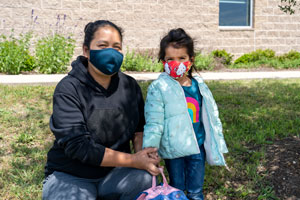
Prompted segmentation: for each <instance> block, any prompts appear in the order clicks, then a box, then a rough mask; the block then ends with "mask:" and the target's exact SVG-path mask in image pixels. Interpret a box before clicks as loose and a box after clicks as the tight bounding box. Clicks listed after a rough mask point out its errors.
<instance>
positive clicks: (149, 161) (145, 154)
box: [132, 147, 160, 176]
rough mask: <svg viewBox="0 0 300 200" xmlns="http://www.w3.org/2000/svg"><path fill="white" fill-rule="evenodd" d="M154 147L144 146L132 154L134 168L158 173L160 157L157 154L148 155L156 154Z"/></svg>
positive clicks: (153, 173) (154, 173)
mask: <svg viewBox="0 0 300 200" xmlns="http://www.w3.org/2000/svg"><path fill="white" fill-rule="evenodd" d="M156 154H157V149H156V148H152V147H149V148H145V149H143V150H141V151H139V152H137V153H135V154H133V155H132V156H133V160H134V161H133V162H134V163H133V165H134V167H135V168H138V169H144V170H147V171H148V172H149V173H150V174H152V175H154V176H156V175H158V174H159V173H160V171H159V169H158V167H157V166H158V164H159V162H160V158H159V157H158V156H154V157H150V156H149V155H156Z"/></svg>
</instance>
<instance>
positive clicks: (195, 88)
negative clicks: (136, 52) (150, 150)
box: [143, 28, 228, 199]
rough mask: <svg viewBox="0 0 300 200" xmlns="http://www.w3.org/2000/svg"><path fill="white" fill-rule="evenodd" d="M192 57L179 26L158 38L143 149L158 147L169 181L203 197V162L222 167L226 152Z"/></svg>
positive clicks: (212, 106) (210, 100)
mask: <svg viewBox="0 0 300 200" xmlns="http://www.w3.org/2000/svg"><path fill="white" fill-rule="evenodd" d="M194 58H195V52H194V42H193V40H192V38H191V37H190V36H189V35H188V34H187V33H186V32H185V31H184V30H183V29H181V28H179V29H173V30H171V31H170V32H169V33H168V34H167V35H166V36H165V37H164V38H163V39H162V40H161V42H160V52H159V60H160V61H162V62H163V65H164V70H165V72H163V73H162V74H161V75H160V76H159V78H158V79H157V80H155V81H153V82H152V83H151V85H150V86H149V88H148V94H147V100H146V105H145V117H146V125H145V127H144V138H143V147H144V148H146V147H156V148H158V149H159V151H158V153H159V155H160V156H161V157H162V158H163V159H164V160H165V164H166V167H167V170H168V173H169V177H170V185H172V186H173V187H176V188H178V189H181V190H183V191H186V192H187V197H188V198H189V199H203V192H202V188H203V182H204V168H205V160H207V161H208V163H209V164H211V165H226V164H225V160H224V157H223V153H227V152H228V150H227V147H226V144H225V141H224V137H223V134H222V124H221V121H220V119H219V113H218V108H217V105H216V103H215V100H214V98H213V96H212V94H211V92H210V90H209V89H208V87H207V85H206V84H205V83H204V82H203V79H202V78H200V77H198V76H195V77H193V76H192V72H193V69H194ZM152 156H155V155H152Z"/></svg>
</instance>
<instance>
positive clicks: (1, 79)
mask: <svg viewBox="0 0 300 200" xmlns="http://www.w3.org/2000/svg"><path fill="white" fill-rule="evenodd" d="M127 74H128V75H130V76H132V77H134V78H135V79H136V80H139V81H148V80H154V79H156V78H157V77H158V76H159V74H160V73H132V72H129V73H127ZM200 74H201V76H202V77H203V79H204V80H239V79H266V78H271V79H276V78H300V71H265V72H261V71H260V72H201V73H200ZM65 76H66V74H51V75H45V74H38V75H0V84H56V83H58V82H59V81H60V80H61V79H62V78H63V77H65Z"/></svg>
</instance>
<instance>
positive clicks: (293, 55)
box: [278, 50, 300, 61]
mask: <svg viewBox="0 0 300 200" xmlns="http://www.w3.org/2000/svg"><path fill="white" fill-rule="evenodd" d="M278 59H279V61H287V60H296V59H300V52H298V51H294V50H291V51H289V52H288V53H285V54H283V55H281V56H278Z"/></svg>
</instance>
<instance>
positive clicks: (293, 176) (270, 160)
mask: <svg viewBox="0 0 300 200" xmlns="http://www.w3.org/2000/svg"><path fill="white" fill-rule="evenodd" d="M266 158H267V162H266V166H265V168H266V170H267V172H268V177H267V179H268V181H269V182H270V183H271V184H272V185H273V187H274V191H275V193H276V196H277V197H278V198H279V199H282V200H299V199H300V137H296V136H295V137H288V138H285V139H282V140H277V141H275V142H274V143H273V144H271V145H268V146H267V148H266Z"/></svg>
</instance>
